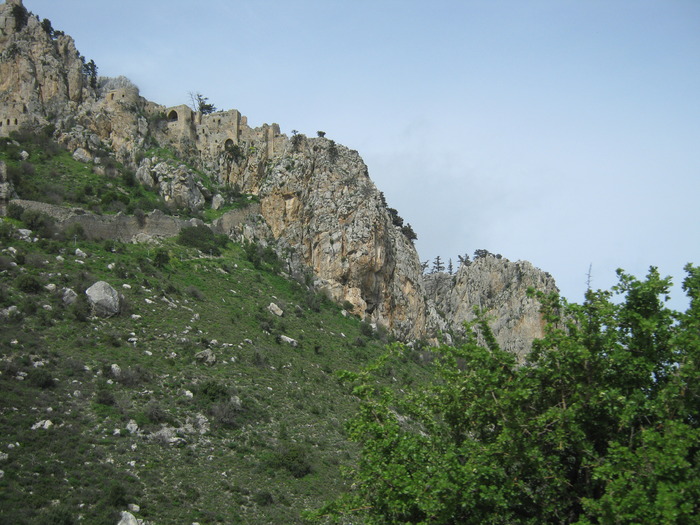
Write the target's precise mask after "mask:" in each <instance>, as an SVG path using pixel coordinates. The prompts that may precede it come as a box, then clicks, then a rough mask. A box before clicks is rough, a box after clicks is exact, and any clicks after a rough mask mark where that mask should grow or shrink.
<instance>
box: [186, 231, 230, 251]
mask: <svg viewBox="0 0 700 525" xmlns="http://www.w3.org/2000/svg"><path fill="white" fill-rule="evenodd" d="M177 242H178V244H181V245H182V246H189V247H190V248H197V249H198V250H201V251H202V252H205V253H209V254H211V255H220V254H221V248H224V247H225V246H226V244H227V243H228V242H229V238H228V237H226V235H216V234H215V233H214V232H213V231H211V229H210V228H208V227H206V226H203V225H199V226H188V227H186V228H183V229H182V230H180V233H179V234H178V236H177Z"/></svg>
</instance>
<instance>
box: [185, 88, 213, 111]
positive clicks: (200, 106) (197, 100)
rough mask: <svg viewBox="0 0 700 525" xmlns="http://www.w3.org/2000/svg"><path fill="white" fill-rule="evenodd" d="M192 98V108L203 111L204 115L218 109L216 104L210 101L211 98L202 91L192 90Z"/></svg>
mask: <svg viewBox="0 0 700 525" xmlns="http://www.w3.org/2000/svg"><path fill="white" fill-rule="evenodd" d="M190 100H191V102H192V109H194V110H195V111H199V112H201V113H202V115H209V114H210V113H214V112H215V111H216V106H215V105H214V104H212V103H210V102H209V98H207V97H205V96H204V95H202V94H201V93H192V92H190Z"/></svg>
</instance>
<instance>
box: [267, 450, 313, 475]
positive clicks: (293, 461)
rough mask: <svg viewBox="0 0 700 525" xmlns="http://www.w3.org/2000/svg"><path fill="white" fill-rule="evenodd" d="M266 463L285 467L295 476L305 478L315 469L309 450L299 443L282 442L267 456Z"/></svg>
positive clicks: (270, 465)
mask: <svg viewBox="0 0 700 525" xmlns="http://www.w3.org/2000/svg"><path fill="white" fill-rule="evenodd" d="M265 465H266V466H268V467H270V468H273V469H284V470H286V471H288V472H289V473H290V474H291V475H292V476H294V477H295V478H303V477H304V476H306V475H308V474H311V472H312V471H313V467H312V465H311V461H310V458H309V452H308V450H307V449H306V448H305V447H304V446H302V445H300V444H298V443H282V444H281V445H280V446H279V447H278V448H277V450H275V451H274V452H273V453H272V454H270V455H269V456H268V457H267V459H266V460H265Z"/></svg>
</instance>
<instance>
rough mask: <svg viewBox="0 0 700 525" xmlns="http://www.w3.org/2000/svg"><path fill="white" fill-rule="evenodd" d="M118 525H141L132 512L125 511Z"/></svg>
mask: <svg viewBox="0 0 700 525" xmlns="http://www.w3.org/2000/svg"><path fill="white" fill-rule="evenodd" d="M117 525H139V521H138V520H137V519H136V517H135V516H134V515H133V514H132V513H131V512H127V511H125V510H124V511H122V514H121V519H120V520H119V523H117Z"/></svg>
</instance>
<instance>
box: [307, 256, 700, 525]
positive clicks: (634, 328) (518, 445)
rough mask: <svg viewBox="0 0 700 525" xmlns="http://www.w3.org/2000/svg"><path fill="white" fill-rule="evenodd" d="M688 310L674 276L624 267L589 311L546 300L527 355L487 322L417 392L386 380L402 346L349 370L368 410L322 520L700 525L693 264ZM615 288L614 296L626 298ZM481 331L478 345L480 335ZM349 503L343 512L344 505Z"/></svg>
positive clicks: (698, 318)
mask: <svg viewBox="0 0 700 525" xmlns="http://www.w3.org/2000/svg"><path fill="white" fill-rule="evenodd" d="M686 271H687V272H688V276H687V278H686V280H685V283H684V289H685V291H686V293H687V295H688V296H689V298H690V306H689V308H688V310H687V311H686V312H685V313H679V312H674V311H672V310H670V309H668V308H666V307H665V305H664V298H666V297H667V294H668V290H669V286H670V284H671V283H670V279H669V278H661V277H660V276H659V273H658V271H657V270H656V268H653V267H652V268H651V269H650V271H649V274H648V275H647V277H646V279H645V280H637V279H636V278H634V277H632V276H629V275H627V274H625V273H623V272H622V271H619V284H618V285H617V286H615V287H613V289H612V290H611V291H590V290H589V291H588V293H587V294H586V299H585V302H584V303H583V304H582V305H577V304H568V303H567V302H566V301H564V300H563V299H560V298H559V297H558V296H556V295H550V296H544V295H543V294H540V295H539V299H540V301H541V302H542V312H543V315H544V318H545V319H546V321H547V325H546V328H545V335H544V337H543V338H542V339H541V340H538V341H536V342H535V344H533V350H532V353H531V355H530V356H529V360H528V362H527V363H525V364H524V365H518V364H517V363H516V360H515V357H514V356H513V355H512V354H510V353H508V352H505V351H503V350H501V349H500V348H499V347H498V345H497V344H496V342H495V339H494V337H493V334H492V333H491V332H490V330H489V328H488V325H487V322H486V320H485V319H483V318H479V320H478V321H476V322H475V323H474V324H472V325H470V327H471V328H472V330H470V331H469V334H470V335H469V337H468V340H467V342H466V343H465V344H463V345H462V346H460V347H458V348H455V347H442V348H440V349H439V350H437V355H438V359H436V360H434V366H435V369H434V372H435V375H434V380H433V381H432V383H431V384H430V385H428V386H426V387H424V388H423V389H421V390H419V389H416V387H415V385H413V386H412V387H411V388H405V387H404V385H401V384H400V383H393V382H392V383H387V382H386V380H385V379H384V377H385V375H386V374H384V373H383V370H384V369H385V368H386V367H388V366H391V363H392V362H393V360H395V359H399V360H400V359H405V355H404V354H405V352H406V350H405V348H404V347H402V346H400V345H395V346H391V347H390V348H389V351H388V352H387V354H386V355H384V356H383V357H382V358H381V359H380V360H378V361H377V362H375V363H374V364H372V365H370V366H369V367H367V369H366V370H364V371H363V372H360V373H350V372H345V373H343V374H342V376H343V377H344V378H345V379H346V380H348V381H350V382H351V383H352V384H353V385H354V390H353V392H354V394H355V395H356V396H357V397H358V398H359V399H360V401H361V405H360V410H359V413H358V414H357V416H356V417H355V418H354V419H353V420H352V422H351V423H350V425H349V433H350V437H351V438H352V439H353V440H355V441H357V442H358V443H360V447H361V451H362V454H361V458H360V461H359V464H358V466H357V468H356V470H355V472H354V482H355V487H356V490H355V491H354V492H353V494H352V495H351V496H349V497H348V500H346V501H340V502H336V503H334V504H331V505H330V506H328V507H327V508H326V509H323V510H322V511H320V513H319V514H328V513H334V514H336V515H338V514H343V513H346V512H347V513H350V514H351V515H352V518H351V519H352V520H353V521H358V522H362V523H370V524H380V523H381V524H389V523H426V524H427V523H431V524H433V523H435V524H457V523H466V524H468V523H492V524H496V523H504V524H505V523H528V524H536V523H537V524H539V523H578V524H592V523H693V522H695V521H696V518H693V516H697V515H698V512H699V511H700V268H698V267H693V266H690V265H688V266H687V267H686ZM616 296H621V298H620V299H621V300H619V299H618V298H617V297H616ZM476 330H478V331H480V332H481V334H482V336H483V338H484V340H485V341H486V345H485V346H480V345H478V344H477V342H476V340H477V339H476V336H475V335H474V331H476ZM348 509H350V510H348Z"/></svg>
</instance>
